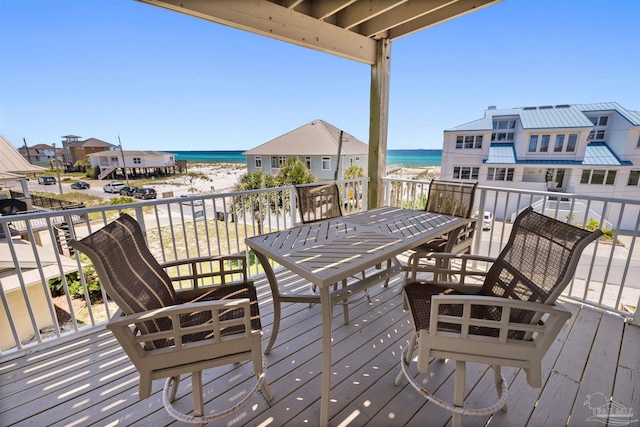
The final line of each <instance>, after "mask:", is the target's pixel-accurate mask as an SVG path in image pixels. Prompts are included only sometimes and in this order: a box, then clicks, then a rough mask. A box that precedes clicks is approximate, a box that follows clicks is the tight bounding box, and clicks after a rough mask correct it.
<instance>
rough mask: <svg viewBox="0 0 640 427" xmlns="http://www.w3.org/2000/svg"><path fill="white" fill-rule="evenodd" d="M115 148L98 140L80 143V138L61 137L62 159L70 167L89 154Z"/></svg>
mask: <svg viewBox="0 0 640 427" xmlns="http://www.w3.org/2000/svg"><path fill="white" fill-rule="evenodd" d="M117 148H118V147H117V146H115V145H113V144H109V143H108V142H105V141H102V140H99V139H98V138H89V139H86V140H84V141H82V140H80V137H79V136H76V135H66V136H63V137H62V149H63V150H64V159H65V162H66V163H68V164H71V165H73V164H74V163H75V162H77V161H78V160H83V159H84V158H86V157H87V156H88V155H89V154H92V153H98V152H100V151H114V150H116V149H117Z"/></svg>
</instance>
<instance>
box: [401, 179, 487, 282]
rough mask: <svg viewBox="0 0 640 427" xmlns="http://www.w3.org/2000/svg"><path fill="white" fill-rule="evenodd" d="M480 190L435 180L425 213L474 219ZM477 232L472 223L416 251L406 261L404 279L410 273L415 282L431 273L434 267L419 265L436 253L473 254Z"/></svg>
mask: <svg viewBox="0 0 640 427" xmlns="http://www.w3.org/2000/svg"><path fill="white" fill-rule="evenodd" d="M477 187H478V183H477V182H452V181H440V180H433V181H431V183H430V184H429V194H428V197H427V203H426V205H425V208H424V210H425V211H427V212H433V213H439V214H445V215H453V216H458V217H461V218H471V214H472V213H473V201H474V199H475V195H476V188H477ZM475 232H476V221H469V222H468V223H466V224H465V225H463V226H461V227H458V228H457V229H455V230H453V231H451V232H449V233H448V234H447V235H445V236H441V237H437V238H435V239H432V240H430V241H428V242H427V243H424V244H422V245H420V246H418V247H417V248H414V251H413V253H412V254H411V255H410V256H409V259H408V260H407V265H406V268H405V277H408V276H409V273H411V278H412V280H416V275H417V273H418V272H425V271H432V267H431V266H430V265H429V264H420V261H421V260H422V259H426V260H431V258H432V257H431V256H430V254H432V253H434V252H446V253H454V254H461V253H471V242H472V241H473V237H474V235H475Z"/></svg>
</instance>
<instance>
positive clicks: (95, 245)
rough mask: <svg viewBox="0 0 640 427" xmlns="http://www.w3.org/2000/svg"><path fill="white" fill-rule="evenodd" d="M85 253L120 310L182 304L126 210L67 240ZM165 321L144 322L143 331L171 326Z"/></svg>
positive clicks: (127, 312) (135, 311)
mask: <svg viewBox="0 0 640 427" xmlns="http://www.w3.org/2000/svg"><path fill="white" fill-rule="evenodd" d="M69 244H70V245H71V246H73V247H74V248H76V249H78V250H79V251H81V252H83V253H85V254H86V255H87V256H88V257H89V259H91V262H92V263H93V266H94V267H95V269H96V273H97V274H98V277H99V278H100V285H101V286H102V287H104V289H105V291H106V292H107V295H109V297H110V298H111V299H113V301H115V303H116V304H117V305H118V307H119V308H120V309H121V310H122V312H123V313H124V314H133V313H140V312H143V311H148V310H154V309H157V308H162V307H169V306H172V305H176V304H182V303H183V301H182V300H181V299H180V297H178V295H177V294H176V292H175V290H174V288H173V285H172V283H171V279H170V278H169V275H168V274H167V273H166V272H165V270H164V269H163V268H162V267H161V266H160V265H159V264H158V261H157V260H156V259H155V258H154V256H153V255H152V254H151V252H150V251H149V249H148V248H147V245H146V243H145V240H144V234H143V233H142V229H141V228H140V224H138V223H137V222H136V220H135V219H133V218H132V217H130V216H129V215H127V214H121V215H120V217H119V218H118V219H116V220H115V221H113V222H111V223H109V224H107V225H106V226H105V227H103V228H101V229H99V230H97V231H95V232H94V233H92V234H90V235H89V236H87V237H85V238H84V239H82V240H80V241H77V240H72V241H70V242H69ZM162 320H164V321H166V322H169V323H168V324H159V323H157V322H156V321H153V322H145V326H146V328H147V332H157V331H161V330H167V329H170V328H171V323H170V320H169V319H161V321H162Z"/></svg>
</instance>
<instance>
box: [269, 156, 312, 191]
mask: <svg viewBox="0 0 640 427" xmlns="http://www.w3.org/2000/svg"><path fill="white" fill-rule="evenodd" d="M276 182H277V183H278V186H286V185H297V184H311V183H312V182H316V177H315V175H314V174H312V173H311V171H310V170H309V169H307V167H306V166H305V165H304V163H302V161H301V160H300V159H299V158H297V157H289V158H288V159H287V160H286V161H285V163H284V165H283V166H282V169H280V172H279V173H278V176H277V177H276Z"/></svg>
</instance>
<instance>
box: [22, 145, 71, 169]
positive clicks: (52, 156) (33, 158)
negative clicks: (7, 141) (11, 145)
mask: <svg viewBox="0 0 640 427" xmlns="http://www.w3.org/2000/svg"><path fill="white" fill-rule="evenodd" d="M18 152H19V153H20V154H22V155H23V156H24V157H25V159H27V161H28V162H29V163H31V164H32V165H40V166H49V165H50V164H51V162H55V161H56V160H58V161H62V160H63V159H62V157H63V156H62V150H61V149H60V148H55V147H53V146H51V145H48V144H36V145H33V146H31V147H26V146H25V147H18Z"/></svg>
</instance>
